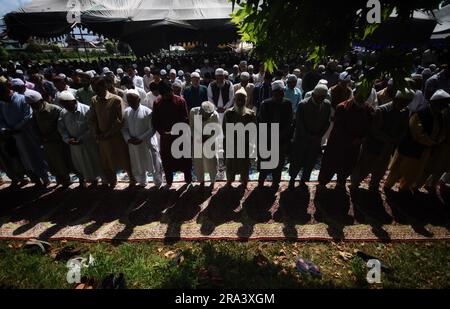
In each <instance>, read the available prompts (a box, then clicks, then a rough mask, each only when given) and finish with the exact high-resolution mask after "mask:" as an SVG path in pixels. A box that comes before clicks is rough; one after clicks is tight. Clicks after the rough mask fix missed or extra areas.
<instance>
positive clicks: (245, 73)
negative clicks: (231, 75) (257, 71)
mask: <svg viewBox="0 0 450 309" xmlns="http://www.w3.org/2000/svg"><path fill="white" fill-rule="evenodd" d="M241 79H243V80H249V79H250V74H249V73H248V72H242V73H241Z"/></svg>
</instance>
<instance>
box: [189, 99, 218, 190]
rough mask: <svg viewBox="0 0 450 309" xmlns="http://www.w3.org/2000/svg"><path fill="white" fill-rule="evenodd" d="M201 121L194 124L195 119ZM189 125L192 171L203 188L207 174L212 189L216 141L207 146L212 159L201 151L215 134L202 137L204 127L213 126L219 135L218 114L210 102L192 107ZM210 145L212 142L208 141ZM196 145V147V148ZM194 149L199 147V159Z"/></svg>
mask: <svg viewBox="0 0 450 309" xmlns="http://www.w3.org/2000/svg"><path fill="white" fill-rule="evenodd" d="M198 118H200V119H201V122H200V123H198V124H197V123H196V122H195V121H196V120H195V119H197V121H198ZM189 123H190V126H191V134H192V145H193V146H192V152H193V163H194V171H195V175H196V176H197V181H199V182H200V185H201V186H202V187H203V186H204V185H205V173H208V175H209V179H210V182H211V186H210V188H211V189H213V188H214V182H215V180H216V175H217V159H218V153H217V151H218V145H217V141H214V144H209V145H212V146H211V151H212V154H214V155H213V156H212V157H209V156H206V154H205V153H204V151H203V147H204V144H205V142H207V141H208V140H209V139H211V138H213V136H214V133H215V132H211V133H209V134H205V135H203V130H204V128H205V126H207V125H208V126H213V127H214V130H215V131H216V132H217V134H219V132H220V130H221V126H220V124H219V114H218V113H217V112H216V111H215V106H214V104H212V103H211V102H208V101H204V102H202V103H201V105H200V106H198V107H194V108H192V109H191V111H190V113H189ZM208 143H212V141H208ZM196 145H197V146H196ZM195 147H199V149H200V147H201V149H200V151H199V154H200V157H198V156H196V153H195Z"/></svg>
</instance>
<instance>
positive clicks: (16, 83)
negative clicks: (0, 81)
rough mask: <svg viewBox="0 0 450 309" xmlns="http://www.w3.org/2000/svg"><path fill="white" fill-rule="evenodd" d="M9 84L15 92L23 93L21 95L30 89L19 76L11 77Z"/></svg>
mask: <svg viewBox="0 0 450 309" xmlns="http://www.w3.org/2000/svg"><path fill="white" fill-rule="evenodd" d="M11 86H12V89H13V90H14V91H15V92H17V93H20V94H23V95H25V94H26V93H27V92H29V91H30V89H28V88H27V87H26V86H25V82H24V81H23V80H21V79H20V78H13V79H12V80H11Z"/></svg>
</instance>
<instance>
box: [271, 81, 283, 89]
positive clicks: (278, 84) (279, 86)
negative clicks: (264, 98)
mask: <svg viewBox="0 0 450 309" xmlns="http://www.w3.org/2000/svg"><path fill="white" fill-rule="evenodd" d="M275 90H284V82H283V81H282V80H276V81H274V82H273V83H272V91H275Z"/></svg>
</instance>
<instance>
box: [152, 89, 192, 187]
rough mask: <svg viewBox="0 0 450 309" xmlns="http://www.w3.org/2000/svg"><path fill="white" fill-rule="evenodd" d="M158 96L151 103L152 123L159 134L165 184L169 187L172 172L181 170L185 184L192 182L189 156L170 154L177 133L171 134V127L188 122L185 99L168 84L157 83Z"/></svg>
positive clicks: (171, 180)
mask: <svg viewBox="0 0 450 309" xmlns="http://www.w3.org/2000/svg"><path fill="white" fill-rule="evenodd" d="M159 93H160V95H161V97H160V98H158V99H157V100H156V102H155V103H154V105H153V117H152V123H153V127H154V128H155V130H156V131H157V132H158V133H159V134H160V135H161V160H162V165H163V169H164V174H165V176H166V185H167V187H169V188H170V187H171V186H172V183H173V173H175V172H177V171H181V172H183V173H184V180H185V182H186V183H187V184H190V183H191V182H192V172H191V168H192V160H191V159H190V158H179V159H177V158H175V157H174V156H173V154H172V151H171V147H172V143H173V142H174V141H175V140H176V139H177V138H178V135H172V133H171V131H172V127H173V125H174V124H176V123H180V122H184V123H186V124H188V123H189V114H188V110H187V105H186V101H185V100H184V99H183V98H182V97H179V96H176V95H174V94H173V91H172V88H171V87H170V84H168V83H167V82H160V83H159Z"/></svg>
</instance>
